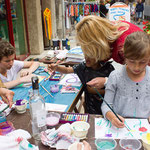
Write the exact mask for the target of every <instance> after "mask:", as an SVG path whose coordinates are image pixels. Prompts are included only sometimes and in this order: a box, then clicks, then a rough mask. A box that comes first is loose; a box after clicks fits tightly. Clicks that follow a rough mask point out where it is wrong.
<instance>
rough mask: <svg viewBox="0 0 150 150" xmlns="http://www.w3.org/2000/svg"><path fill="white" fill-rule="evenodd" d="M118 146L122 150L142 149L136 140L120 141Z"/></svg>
mask: <svg viewBox="0 0 150 150" xmlns="http://www.w3.org/2000/svg"><path fill="white" fill-rule="evenodd" d="M119 145H120V147H121V148H122V149H123V150H129V149H134V150H139V149H140V148H141V147H142V144H141V142H140V141H139V140H138V139H121V140H120V141H119Z"/></svg>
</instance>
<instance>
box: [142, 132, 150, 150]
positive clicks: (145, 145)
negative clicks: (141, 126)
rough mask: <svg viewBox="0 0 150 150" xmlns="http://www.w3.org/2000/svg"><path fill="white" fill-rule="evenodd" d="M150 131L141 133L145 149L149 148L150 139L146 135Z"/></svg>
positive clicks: (148, 149)
mask: <svg viewBox="0 0 150 150" xmlns="http://www.w3.org/2000/svg"><path fill="white" fill-rule="evenodd" d="M148 134H150V133H146V134H143V135H142V143H143V147H144V149H145V150H150V140H149V139H148V138H147V135H148Z"/></svg>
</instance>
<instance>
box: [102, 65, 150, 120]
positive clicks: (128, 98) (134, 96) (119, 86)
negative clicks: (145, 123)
mask: <svg viewBox="0 0 150 150" xmlns="http://www.w3.org/2000/svg"><path fill="white" fill-rule="evenodd" d="M104 99H105V100H106V101H107V102H108V103H109V104H110V105H111V106H112V108H113V110H114V111H115V112H116V113H117V114H119V115H121V116H123V117H135V118H148V117H149V116H150V67H148V66H147V67H146V74H145V77H144V79H143V80H142V81H139V82H134V81H132V80H131V79H130V78H129V77H128V75H127V72H126V66H123V67H121V68H120V69H119V70H115V71H113V72H112V73H111V74H110V76H109V79H108V83H107V86H106V88H105V97H104ZM101 109H102V113H103V115H104V116H105V115H106V113H107V112H108V111H110V109H109V108H108V106H107V105H106V104H105V103H104V102H103V104H102V107H101Z"/></svg>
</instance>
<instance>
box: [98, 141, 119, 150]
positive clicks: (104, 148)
mask: <svg viewBox="0 0 150 150" xmlns="http://www.w3.org/2000/svg"><path fill="white" fill-rule="evenodd" d="M95 145H96V147H97V150H114V149H115V148H116V146H117V142H116V140H114V139H96V140H95Z"/></svg>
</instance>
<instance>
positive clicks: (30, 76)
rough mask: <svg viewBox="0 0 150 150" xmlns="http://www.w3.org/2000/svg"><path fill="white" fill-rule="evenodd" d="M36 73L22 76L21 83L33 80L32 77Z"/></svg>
mask: <svg viewBox="0 0 150 150" xmlns="http://www.w3.org/2000/svg"><path fill="white" fill-rule="evenodd" d="M34 76H35V75H34V74H30V75H27V76H24V77H22V78H21V83H28V82H31V78H32V77H34Z"/></svg>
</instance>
